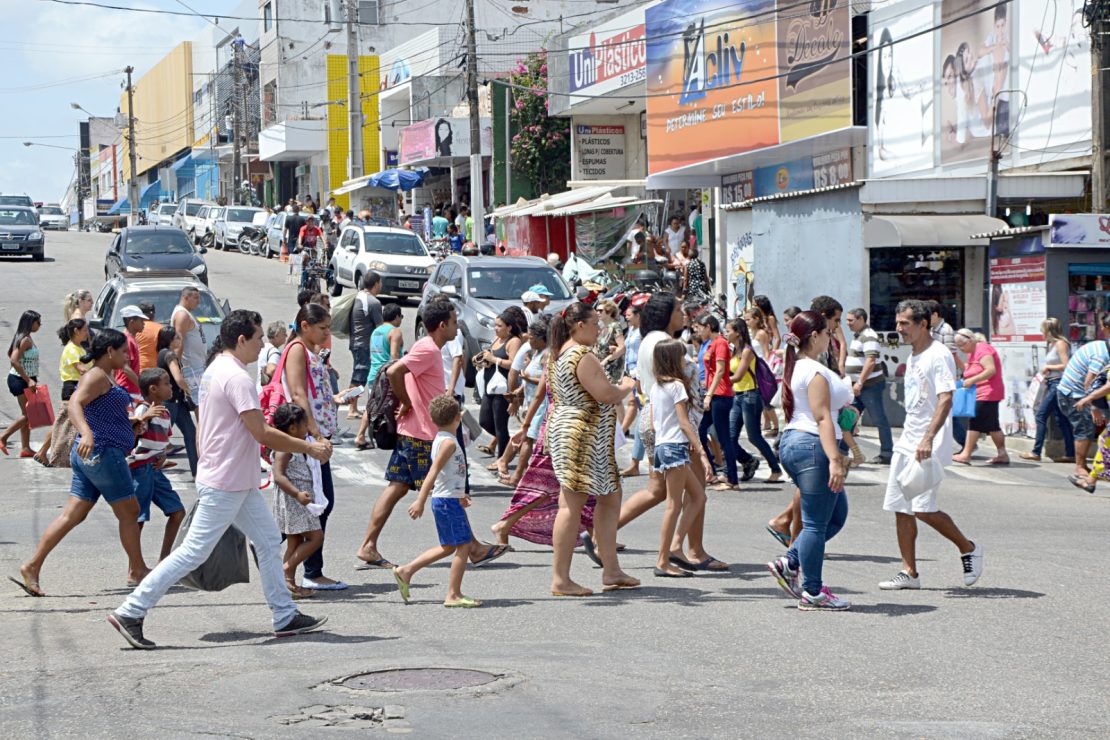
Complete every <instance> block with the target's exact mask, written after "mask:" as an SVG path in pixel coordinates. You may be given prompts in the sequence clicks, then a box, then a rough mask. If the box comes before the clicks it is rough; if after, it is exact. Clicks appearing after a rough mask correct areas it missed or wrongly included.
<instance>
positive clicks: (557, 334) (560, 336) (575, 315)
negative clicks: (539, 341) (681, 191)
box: [548, 301, 594, 367]
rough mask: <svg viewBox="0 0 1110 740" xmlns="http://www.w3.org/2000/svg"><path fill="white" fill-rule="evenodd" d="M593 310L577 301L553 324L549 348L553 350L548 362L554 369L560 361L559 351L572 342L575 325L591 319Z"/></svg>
mask: <svg viewBox="0 0 1110 740" xmlns="http://www.w3.org/2000/svg"><path fill="white" fill-rule="evenodd" d="M593 310H594V309H593V306H590V305H589V304H587V303H582V302H581V301H576V302H575V303H572V304H570V305H569V306H567V307H566V308H565V309H563V311H562V312H561V313H559V314H557V315H556V316H555V318H554V320H553V321H552V322H551V329H550V330H549V331H548V346H549V347H551V349H552V351H551V353H550V359H549V360H548V362H550V363H551V366H552V367H554V366H555V362H556V360H558V359H559V351H560V350H561V349H562V347H563V345H564V344H566V343H567V341H569V340H570V335H571V331H572V330H573V328H574V325H575V324H577V323H578V322H579V321H586V320H587V319H589V317H590V314H591V313H592V312H593Z"/></svg>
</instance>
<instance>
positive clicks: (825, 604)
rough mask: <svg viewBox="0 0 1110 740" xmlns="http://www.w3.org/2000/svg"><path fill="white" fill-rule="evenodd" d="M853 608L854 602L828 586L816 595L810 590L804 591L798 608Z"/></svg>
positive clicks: (804, 609)
mask: <svg viewBox="0 0 1110 740" xmlns="http://www.w3.org/2000/svg"><path fill="white" fill-rule="evenodd" d="M851 608H852V602H850V601H848V600H847V599H842V598H840V597H839V596H837V595H836V594H834V593H833V592H832V591H830V590H829V587H828V586H824V587H822V589H821V593H819V594H817V595H816V596H813V595H811V594H810V593H809V592H808V591H802V598H801V599H800V600H799V601H798V609H799V610H801V611H803V612H844V611H848V610H849V609H851Z"/></svg>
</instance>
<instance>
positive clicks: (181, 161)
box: [170, 154, 193, 172]
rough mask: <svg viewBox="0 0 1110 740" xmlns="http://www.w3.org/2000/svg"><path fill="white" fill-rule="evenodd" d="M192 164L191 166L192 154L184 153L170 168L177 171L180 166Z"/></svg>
mask: <svg viewBox="0 0 1110 740" xmlns="http://www.w3.org/2000/svg"><path fill="white" fill-rule="evenodd" d="M192 166H193V155H192V154H186V155H185V156H184V157H182V158H181V159H179V160H177V161H176V162H174V163H173V166H171V167H170V169H171V170H173V171H174V172H177V171H178V170H180V169H181V168H182V167H192Z"/></svg>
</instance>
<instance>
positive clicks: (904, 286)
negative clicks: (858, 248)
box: [844, 247, 964, 331]
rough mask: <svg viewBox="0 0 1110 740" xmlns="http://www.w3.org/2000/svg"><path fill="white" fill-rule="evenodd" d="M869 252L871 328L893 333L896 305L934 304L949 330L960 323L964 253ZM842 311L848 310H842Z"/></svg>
mask: <svg viewBox="0 0 1110 740" xmlns="http://www.w3.org/2000/svg"><path fill="white" fill-rule="evenodd" d="M868 251H869V257H870V270H871V326H873V327H874V328H875V329H877V330H878V331H890V330H893V329H894V319H895V309H896V307H897V306H898V303H899V301H905V300H910V299H914V300H921V301H938V302H939V303H940V304H941V306H943V307H944V318H945V319H947V320H948V322H949V323H951V324H952V325H953V326H962V325H963V323H964V250H962V249H907V248H905V247H895V248H879V249H871V250H868ZM844 308H845V309H846V310H847V309H849V308H851V306H845V307H844Z"/></svg>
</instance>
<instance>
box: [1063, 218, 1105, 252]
mask: <svg viewBox="0 0 1110 740" xmlns="http://www.w3.org/2000/svg"><path fill="white" fill-rule="evenodd" d="M1048 226H1049V243H1050V244H1051V245H1052V246H1054V247H1107V246H1110V216H1108V215H1105V214H1100V213H1066V214H1060V213H1054V214H1052V215H1050V216H1049V217H1048Z"/></svg>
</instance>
